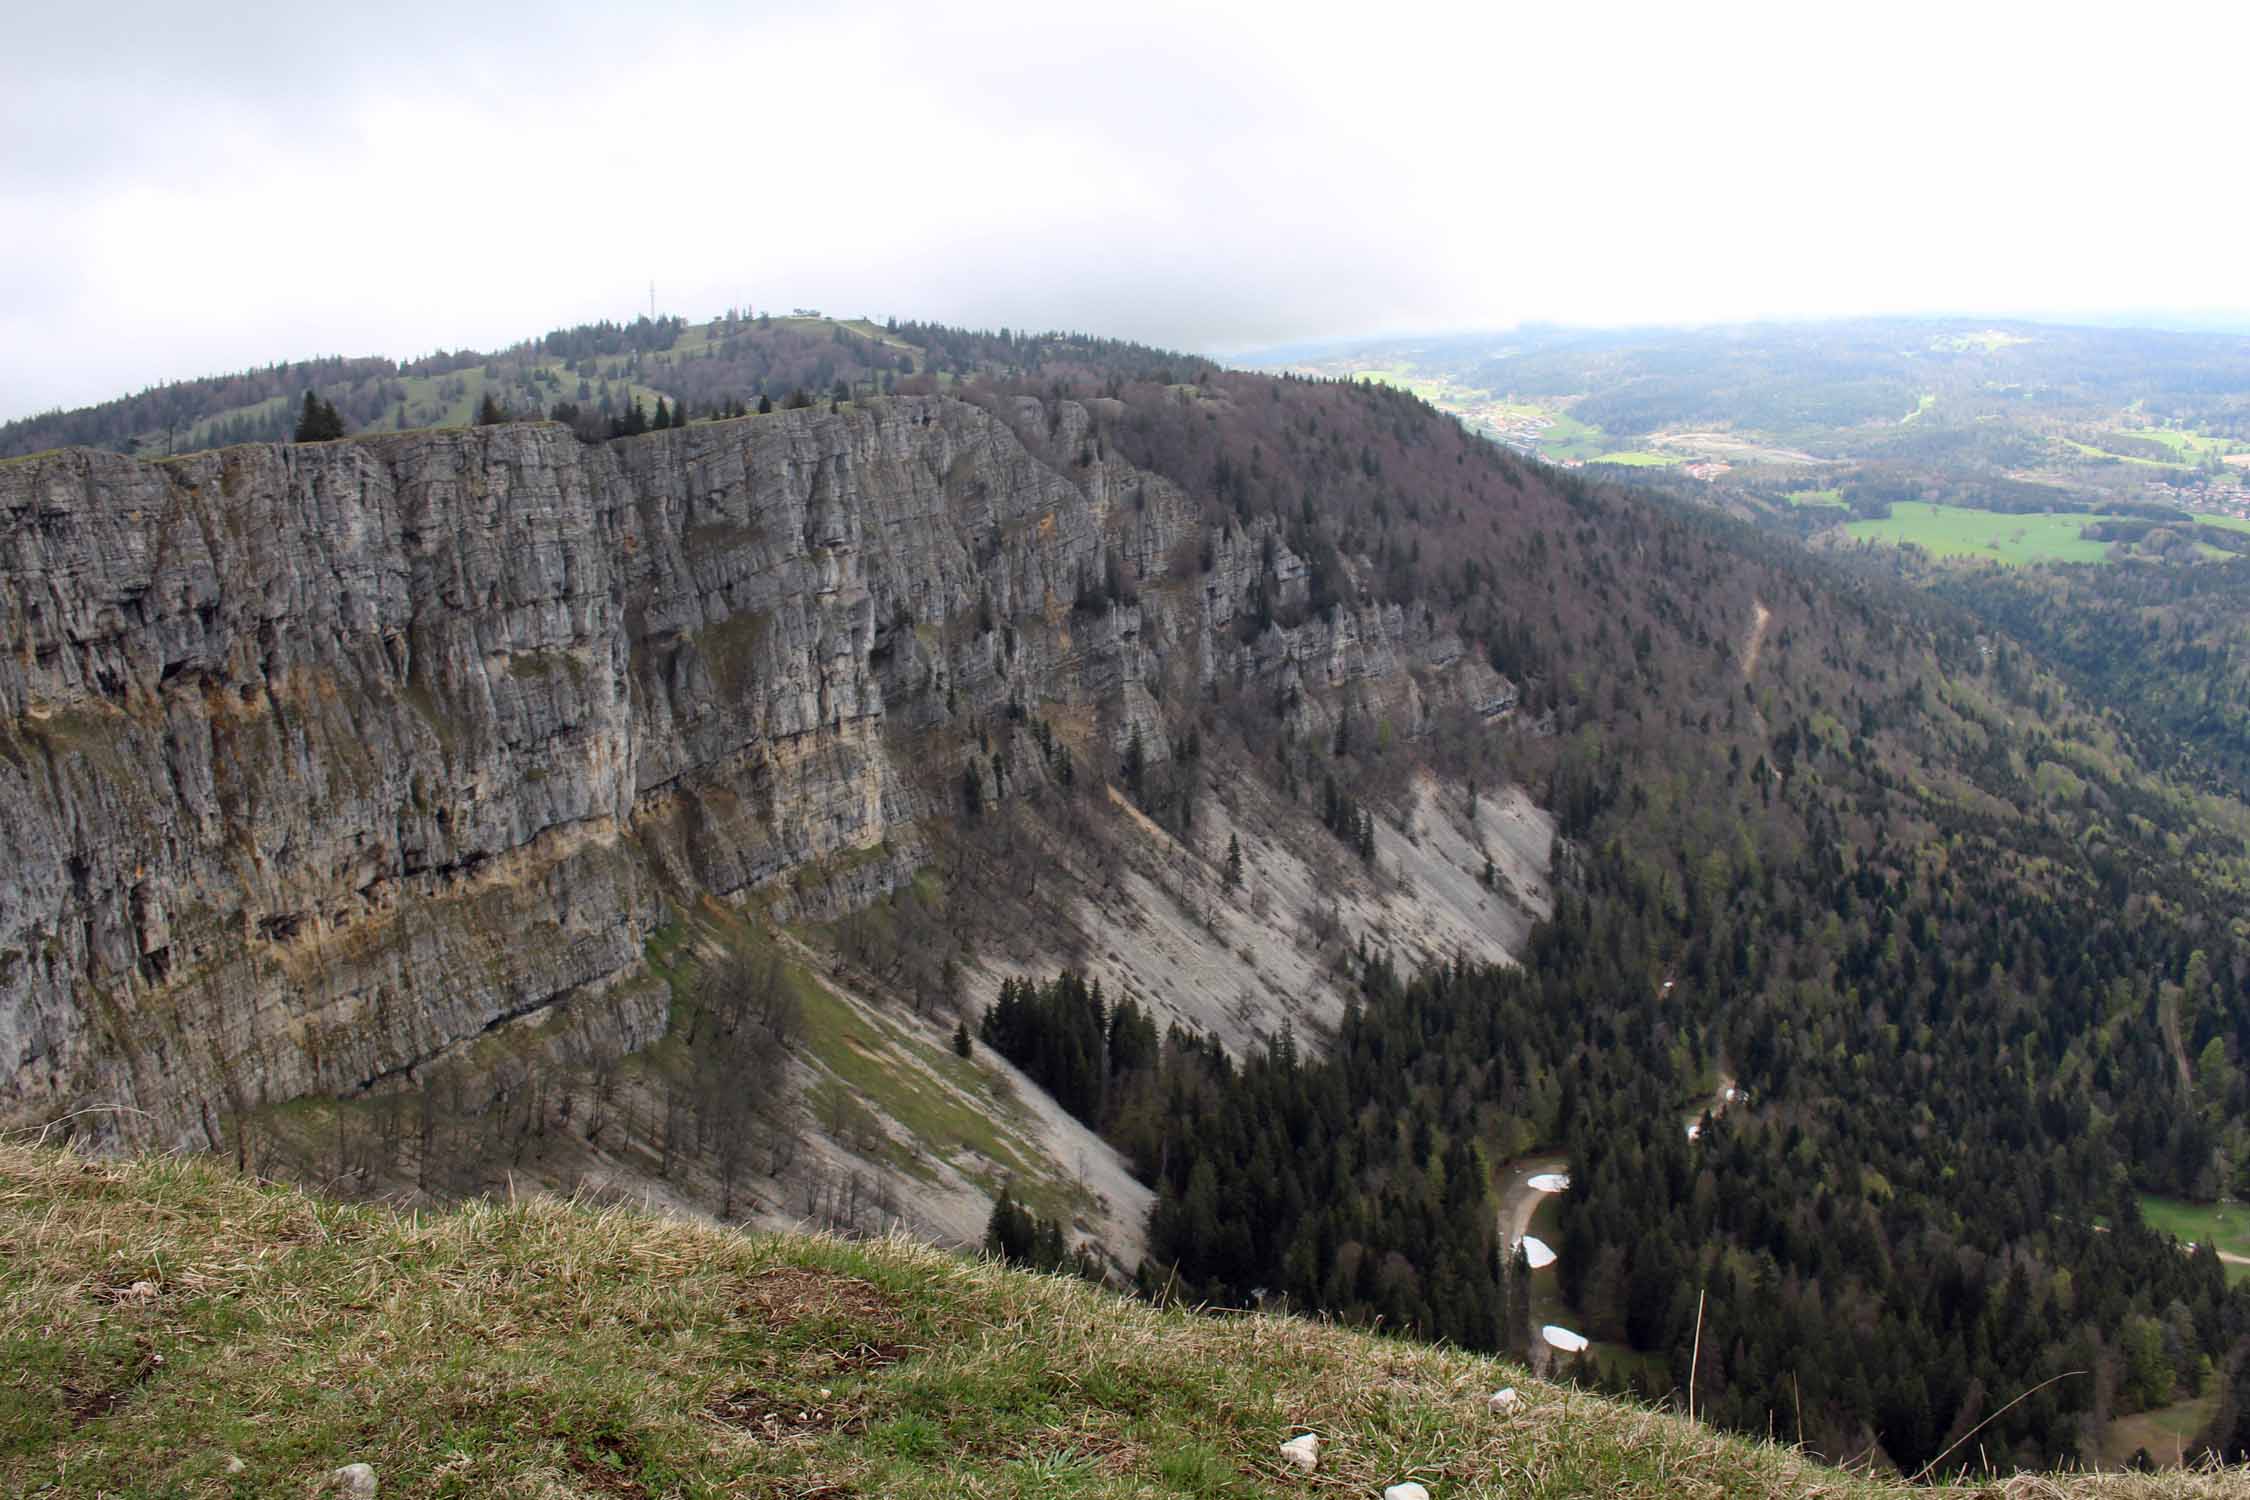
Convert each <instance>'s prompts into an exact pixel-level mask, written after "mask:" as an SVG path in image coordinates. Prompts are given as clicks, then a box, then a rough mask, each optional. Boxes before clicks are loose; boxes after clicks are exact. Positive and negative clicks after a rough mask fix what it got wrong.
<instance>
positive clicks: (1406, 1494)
mask: <svg viewBox="0 0 2250 1500" xmlns="http://www.w3.org/2000/svg"><path fill="white" fill-rule="evenodd" d="M1383 1500H1430V1492H1429V1491H1428V1490H1426V1489H1423V1488H1422V1487H1421V1486H1420V1485H1418V1484H1416V1483H1415V1482H1414V1481H1413V1480H1411V1479H1409V1480H1408V1481H1406V1483H1404V1484H1394V1485H1392V1486H1391V1487H1390V1488H1389V1489H1387V1490H1385V1491H1383Z"/></svg>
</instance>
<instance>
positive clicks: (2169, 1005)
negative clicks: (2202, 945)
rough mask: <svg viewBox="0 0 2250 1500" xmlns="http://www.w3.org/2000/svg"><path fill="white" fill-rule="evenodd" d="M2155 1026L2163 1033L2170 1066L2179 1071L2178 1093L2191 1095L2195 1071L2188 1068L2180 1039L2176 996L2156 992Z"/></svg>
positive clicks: (2178, 998) (2193, 1087) (2178, 1002)
mask: <svg viewBox="0 0 2250 1500" xmlns="http://www.w3.org/2000/svg"><path fill="white" fill-rule="evenodd" d="M2156 1024H2157V1028H2158V1029H2159V1030H2161V1031H2162V1032H2163V1033H2164V1045H2165V1047H2166V1049H2167V1050H2169V1051H2170V1052H2171V1054H2172V1066H2174V1067H2175V1068H2178V1069H2179V1070H2180V1092H2181V1093H2182V1094H2187V1095H2193V1094H2194V1092H2195V1070H2194V1069H2192V1068H2190V1067H2189V1066H2188V1055H2187V1046H2186V1044H2185V1043H2184V1042H2183V1041H2182V1040H2181V1039H2180V997H2179V996H2178V995H2177V994H2174V993H2166V992H2165V991H2163V990H2161V989H2160V990H2159V991H2158V993H2157V999H2156Z"/></svg>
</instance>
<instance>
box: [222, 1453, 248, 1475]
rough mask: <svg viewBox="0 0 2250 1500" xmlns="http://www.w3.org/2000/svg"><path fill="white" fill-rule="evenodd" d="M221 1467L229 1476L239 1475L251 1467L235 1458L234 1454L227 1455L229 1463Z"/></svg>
mask: <svg viewBox="0 0 2250 1500" xmlns="http://www.w3.org/2000/svg"><path fill="white" fill-rule="evenodd" d="M219 1467H220V1468H222V1469H225V1470H226V1471H227V1472H228V1473H229V1474H239V1473H241V1472H242V1471H243V1470H244V1469H247V1468H249V1467H250V1466H249V1465H248V1464H246V1463H244V1462H243V1461H242V1460H241V1459H239V1458H237V1457H235V1456H234V1455H233V1454H231V1453H229V1454H228V1455H227V1461H226V1462H225V1463H223V1464H221V1465H220V1466H219Z"/></svg>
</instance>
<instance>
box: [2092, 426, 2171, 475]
mask: <svg viewBox="0 0 2250 1500" xmlns="http://www.w3.org/2000/svg"><path fill="white" fill-rule="evenodd" d="M2133 436H2135V437H2141V436H2144V434H2142V433H2137V432H2136V433H2134V434H2133ZM2062 442H2063V446H2064V447H2066V448H2069V449H2071V450H2072V451H2073V452H2075V453H2078V454H2080V455H2082V456H2084V457H2086V458H2099V459H2104V460H2107V461H2108V462H2110V463H2117V464H2139V465H2140V466H2141V467H2142V468H2144V469H2179V468H2185V467H2187V466H2186V465H2184V464H2176V463H2169V462H2167V461H2165V460H2164V459H2160V458H2143V457H2141V456H2140V455H2139V454H2137V453H2112V452H2110V451H2109V450H2108V449H2107V448H2097V447H2095V446H2094V445H2093V444H2091V443H2081V442H2080V441H2078V439H2076V438H2064V439H2063V440H2062Z"/></svg>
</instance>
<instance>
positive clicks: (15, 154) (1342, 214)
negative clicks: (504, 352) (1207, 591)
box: [0, 0, 2250, 419]
mask: <svg viewBox="0 0 2250 1500" xmlns="http://www.w3.org/2000/svg"><path fill="white" fill-rule="evenodd" d="M2008 9H2009V10H2010V11H2012V8H2008ZM11 31H12V33H13V34H12V36H11V39H10V40H11V45H10V47H9V48H8V49H7V51H6V54H5V55H4V56H0V140H4V142H5V144H6V150H5V152H4V153H0V265H5V267H6V268H7V274H6V276H5V278H4V280H0V344H4V346H5V347H6V348H7V349H8V350H9V351H10V353H11V355H12V356H13V357H11V358H10V359H9V360H8V361H7V362H6V364H5V366H4V367H0V419H5V418H8V417H13V416H20V415H25V414H28V413H31V412H34V411H40V410H46V409H50V408H53V407H57V406H64V407H67V406H76V405H82V404H85V403H88V402H92V401H98V400H103V399H106V398H108V397H111V396H114V395H118V394H122V393H125V392H127V391H129V390H135V389H139V388H141V387H143V386H147V385H150V384H154V383H158V382H161V381H164V380H170V379H179V378H188V377H193V376H197V375H202V374H208V373H214V372H218V371H223V370H229V369H239V368H242V367H245V366H249V365H257V364H265V363H268V362H270V361H273V360H276V359H294V358H302V357H306V356H311V355H317V354H388V355H394V356H401V357H405V356H411V355H415V354H419V353H424V352H427V351H429V350H431V349H433V348H437V347H441V346H442V347H458V346H464V345H465V346H470V347H478V348H491V347H495V346H499V345H503V344H505V343H507V342H509V341H512V340H514V339H517V338H520V337H524V336H527V335H530V334H534V333H537V332H539V331H541V330H543V329H546V328H550V327H554V326H557V325H562V324H569V323H575V322H581V321H587V320H591V319H597V318H603V317H610V318H629V317H631V316H633V315H634V314H635V313H636V312H640V311H645V310H646V308H647V306H648V288H649V283H650V282H651V281H652V280H653V281H654V282H655V284H656V290H657V300H658V303H659V305H660V307H661V309H662V310H664V311H667V312H678V313H682V314H686V315H688V316H691V317H696V316H706V315H709V314H712V313H715V312H718V311H720V310H723V309H724V308H727V307H729V306H742V305H750V306H754V307H757V308H759V309H766V308H770V307H779V308H784V309H786V308H788V307H792V306H817V307H820V308H823V309H825V310H827V311H829V312H832V313H839V314H846V315H858V314H867V315H871V316H875V317H882V316H885V315H896V316H901V317H916V318H928V319H937V320H941V321H946V322H952V323H962V324H969V325H975V326H997V325H1002V324H1007V325H1013V326H1019V327H1031V328H1048V327H1069V328H1079V329H1085V330H1089V331H1093V332H1099V333H1104V334H1112V335H1117V336H1122V337H1130V338H1138V339H1143V340H1147V341H1149V342H1153V343H1159V344H1166V345H1172V346H1178V347H1184V348H1190V349H1198V350H1204V351H1211V352H1226V351H1231V350H1239V349H1244V348H1248V347H1254V346H1259V345H1265V344H1272V343H1278V342H1283V341H1288V340H1295V339H1305V338H1314V337H1323V336H1338V335H1352V334H1374V333H1381V332H1387V331H1396V330H1407V329H1418V330H1429V329H1439V328H1468V327H1501V326H1506V325H1508V324H1511V323H1514V322H1517V321H1521V320H1527V319H1529V320H1541V321H1555V322H1569V323H1591V324H1617V323H1636V322H1711V321H1725V320H1734V319H1744V318H1777V317H1813V316H1843V315H1859V314H1884V313H1909V312H1973V313H1977V314H1980V315H1991V316H2006V315H2010V314H2020V315H2038V316H2045V317H2049V318H2054V317H2069V316H2073V315H2083V316H2092V315H2100V314H2114V313H2117V312H2121V311H2129V310H2134V309H2170V310H2196V311H2202V312H2215V313H2233V314H2240V313H2241V312H2242V311H2243V310H2244V308H2245V305H2246V304H2250V294H2246V293H2245V291H2244V289H2243V286H2242V282H2241V279H2240V274H2239V267H2240V264H2241V259H2242V253H2243V247H2244V246H2245V245H2246V244H2250V232H2246V231H2250V208H2246V207H2245V205H2244V204H2243V202H2242V200H2241V198H2240V195H2239V194H2237V193H2235V192H2233V191H2232V190H2231V184H2232V182H2233V179H2234V170H2233V169H2234V165H2235V164H2234V162H2233V161H2232V160H2231V153H2232V151H2233V149H2234V143H2235V142H2236V141H2237V140H2238V139H2239V127H2238V126H2237V124H2236V123H2235V121H2234V120H2233V119H2232V118H2231V117H2230V115H2231V111H2232V110H2233V109H2234V108H2235V107H2236V105H2235V100H2236V99H2237V98H2238V97H2239V94H2238V91H2237V90H2235V89H2233V88H2232V87H2231V86H2230V83H2229V81H2228V80H2227V78H2226V76H2225V75H2224V74H2223V73H2222V72H2220V71H2219V70H2218V69H2217V67H2216V66H2215V65H2214V62H2213V60H2219V59H2225V58H2227V57H2230V56H2238V55H2241V53H2240V46H2241V44H2242V43H2244V42H2246V41H2250V21H2246V20H2245V18H2244V16H2243V15H2242V14H2240V13H2233V14H2229V15H2226V16H2224V17H2220V16H2217V15H2216V14H2215V13H2213V12H2210V11H2208V10H2204V9H2200V8H2198V9H2190V8H2188V7H2186V6H2176V5H2165V4H2157V5H2152V6H2149V7H2144V8H2143V10H2141V11H2139V12H2136V13H2135V15H2134V17H2133V18H2132V21H2131V24H2130V25H2122V24H2119V21H2118V18H2117V17H2116V16H2115V15H2114V13H2111V14H2109V15H2107V16H2106V17H2105V16H2104V15H2103V14H2102V13H2100V12H2096V11H2094V10H2092V9H2091V8H2084V9H2080V8H2077V7H2051V8H2047V9H2044V10H2042V11H2039V12H2037V13H2036V24H2032V22H2031V21H2030V20H2027V19H2026V18H2025V16H2023V15H2022V14H2017V13H2003V8H2000V7H1990V8H1985V7H1963V6H1958V5H1952V6H1938V5H1916V4H1894V5H1884V6H1873V5H1863V6H1855V7H1852V8H1850V10H1849V11H1848V12H1847V11H1844V10H1842V9H1839V8H1818V7H1799V6H1793V5H1763V4H1761V5H1739V6H1716V7H1671V6H1666V7H1649V8H1641V7H1623V8H1621V9H1620V10H1619V11H1617V12H1616V13H1613V14H1610V15H1606V16H1603V17H1601V18H1599V19H1598V20H1588V19H1586V18H1585V16H1584V14H1583V13H1582V12H1581V13H1571V14H1565V13H1564V12H1563V11H1561V10H1560V9H1550V10H1547V11H1532V10H1530V9H1528V8H1522V9H1518V8H1513V7H1509V8H1503V7H1463V8H1461V9H1459V10H1457V11H1445V12H1429V13H1417V14H1414V15H1412V16H1405V15H1398V16H1392V15H1385V14H1382V13H1370V12H1368V11H1366V10H1364V9H1349V10H1347V9H1341V8H1338V9H1324V8H1315V7H1304V6H1287V7H1273V8H1240V9H1233V8H1230V9H1227V10H1225V11H1221V10H1220V9H1218V8H1209V9H1206V8H1199V7H1191V6H1186V5H1181V4H1173V3H1169V0H1159V3H1155V4H1150V5H1143V6H1138V7H1133V8H1131V9H1130V10H1129V11H1124V12H1118V13H1114V14H1100V15H1094V14H1090V13H1087V12H1085V11H1064V10H1060V9H1058V8H1053V7H1045V6H1035V5H1027V4H1019V3H1014V0H1009V3H1004V4H998V5H991V6H978V7H963V8H947V9H940V8H936V7H927V6H917V5H911V4H903V3H865V4H844V5H833V6H821V7H814V8H811V9H808V10H805V11H801V12H800V11H791V12H786V13H782V12H772V13H755V14H747V15H746V14H744V13H742V11H741V9H740V8H739V7H734V6H726V5H720V4H707V3H692V0H691V3H673V4H663V5H657V6H652V7H649V8H647V9H645V10H621V9H619V8H617V7H614V6H601V7H596V6H591V5H586V4H583V3H579V0H558V3H556V4H552V5H547V6H541V7H536V8H534V7H525V6H507V5H498V6H485V7H479V8H472V9H468V10H459V9H457V8H455V7H451V6H438V5H435V4H431V3H427V0H406V3H402V4H400V5H396V6H392V7H387V8H385V9H384V10H383V11H381V12H380V13H379V14H377V13H366V14H351V13H344V12H335V11H315V10H312V9H309V8H306V7H301V6H282V5H278V4H269V3H252V4H243V5H236V6H228V7H220V8H218V9H216V10H209V9H206V10H202V11H195V12H181V11H179V10H178V9H177V8H175V7H172V6H166V5H158V4H152V3H145V0H128V3H120V4H116V5H111V6H107V7H104V8H103V12H102V24H101V25H100V26H99V27H98V28H95V27H91V26H89V25H88V24H87V22H86V20H85V13H83V12H77V13H73V12H69V11H67V10H63V9H57V8H52V7H50V8H48V9H47V10H44V11H33V12H27V13H25V14H22V15H20V16H18V17H16V18H14V21H13V25H12V27H11Z"/></svg>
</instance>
